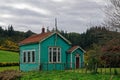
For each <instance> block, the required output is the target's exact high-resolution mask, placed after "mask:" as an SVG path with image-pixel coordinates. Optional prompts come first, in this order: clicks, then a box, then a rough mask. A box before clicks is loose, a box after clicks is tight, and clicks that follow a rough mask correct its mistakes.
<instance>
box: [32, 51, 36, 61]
mask: <svg viewBox="0 0 120 80" xmlns="http://www.w3.org/2000/svg"><path fill="white" fill-rule="evenodd" d="M32 62H35V51H32Z"/></svg>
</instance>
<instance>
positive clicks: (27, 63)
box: [22, 62, 36, 64]
mask: <svg viewBox="0 0 120 80" xmlns="http://www.w3.org/2000/svg"><path fill="white" fill-rule="evenodd" d="M35 63H36V62H26V63H22V64H35Z"/></svg>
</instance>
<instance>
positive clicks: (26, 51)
mask: <svg viewBox="0 0 120 80" xmlns="http://www.w3.org/2000/svg"><path fill="white" fill-rule="evenodd" d="M33 51H34V62H33V61H32V60H33V56H32V52H33ZM24 52H25V53H26V62H24ZM28 52H30V62H28ZM35 61H36V51H35V50H24V51H23V54H22V62H23V63H35Z"/></svg>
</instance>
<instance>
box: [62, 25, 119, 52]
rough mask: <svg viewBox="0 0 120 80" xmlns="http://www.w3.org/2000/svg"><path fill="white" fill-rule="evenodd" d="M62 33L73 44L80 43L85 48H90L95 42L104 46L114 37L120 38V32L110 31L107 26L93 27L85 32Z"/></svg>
mask: <svg viewBox="0 0 120 80" xmlns="http://www.w3.org/2000/svg"><path fill="white" fill-rule="evenodd" d="M61 34H62V35H63V36H65V37H66V38H67V39H68V40H70V41H71V42H72V43H73V45H80V46H81V47H83V48H84V49H88V50H89V49H90V48H91V47H92V46H93V44H96V45H99V46H104V45H105V44H106V43H107V42H109V41H111V40H113V39H120V32H116V31H110V30H108V29H106V28H105V27H92V28H90V29H88V30H87V31H86V32H84V33H81V34H79V33H75V32H73V33H65V32H64V31H61Z"/></svg>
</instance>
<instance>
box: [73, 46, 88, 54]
mask: <svg viewBox="0 0 120 80" xmlns="http://www.w3.org/2000/svg"><path fill="white" fill-rule="evenodd" d="M78 48H79V49H80V50H82V51H83V52H84V53H86V51H84V50H83V49H82V48H81V47H80V46H78V47H77V48H75V49H74V50H73V51H72V52H71V53H73V52H74V51H75V50H77V49H78Z"/></svg>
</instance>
